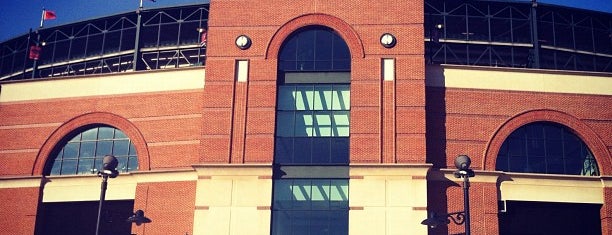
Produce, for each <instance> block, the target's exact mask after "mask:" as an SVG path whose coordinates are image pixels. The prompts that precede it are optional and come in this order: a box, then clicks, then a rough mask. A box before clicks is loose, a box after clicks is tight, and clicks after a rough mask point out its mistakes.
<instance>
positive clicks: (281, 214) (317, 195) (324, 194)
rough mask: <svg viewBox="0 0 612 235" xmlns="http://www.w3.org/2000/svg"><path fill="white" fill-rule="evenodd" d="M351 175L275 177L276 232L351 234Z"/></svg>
mask: <svg viewBox="0 0 612 235" xmlns="http://www.w3.org/2000/svg"><path fill="white" fill-rule="evenodd" d="M348 192H349V191H348V179H279V180H275V181H274V202H273V208H274V209H273V211H272V220H273V222H272V223H273V227H272V235H285V234H305V235H319V234H334V235H342V234H348V208H349V207H348Z"/></svg>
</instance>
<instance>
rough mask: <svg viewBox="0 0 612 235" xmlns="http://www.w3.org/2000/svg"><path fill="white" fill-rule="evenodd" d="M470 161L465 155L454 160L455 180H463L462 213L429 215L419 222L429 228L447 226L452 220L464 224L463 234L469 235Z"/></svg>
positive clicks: (471, 174) (471, 172) (471, 175)
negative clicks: (455, 168)
mask: <svg viewBox="0 0 612 235" xmlns="http://www.w3.org/2000/svg"><path fill="white" fill-rule="evenodd" d="M471 163H472V160H470V157H468V156H467V155H459V156H457V158H455V166H456V167H457V171H455V172H454V175H455V178H463V211H459V212H453V213H448V214H444V215H436V214H435V213H433V212H432V213H431V214H430V215H429V217H428V218H427V219H425V220H423V221H422V222H421V224H423V225H427V226H429V227H430V228H435V227H436V226H439V225H443V224H449V223H450V221H451V220H452V221H453V223H455V224H457V225H461V224H465V234H466V235H470V234H471V232H470V192H469V189H470V177H474V171H473V170H472V169H470V164H471Z"/></svg>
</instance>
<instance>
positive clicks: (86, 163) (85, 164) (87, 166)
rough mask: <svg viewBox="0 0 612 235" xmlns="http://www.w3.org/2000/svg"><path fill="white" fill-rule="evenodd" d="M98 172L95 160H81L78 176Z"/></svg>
mask: <svg viewBox="0 0 612 235" xmlns="http://www.w3.org/2000/svg"><path fill="white" fill-rule="evenodd" d="M97 172H98V171H97V170H94V159H93V158H85V159H83V158H81V159H79V171H78V172H77V174H84V175H88V174H94V173H97Z"/></svg>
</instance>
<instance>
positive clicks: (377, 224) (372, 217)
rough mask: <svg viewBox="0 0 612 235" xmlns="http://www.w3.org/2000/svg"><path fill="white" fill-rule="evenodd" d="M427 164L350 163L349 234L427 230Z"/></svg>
mask: <svg viewBox="0 0 612 235" xmlns="http://www.w3.org/2000/svg"><path fill="white" fill-rule="evenodd" d="M429 168H430V165H428V164H410V165H408V164H401V165H391V164H389V165H379V164H376V165H351V168H350V181H349V207H350V211H349V234H351V235H361V234H364V235H366V234H367V235H372V234H377V235H395V234H397V235H399V234H427V227H426V226H424V225H421V221H423V220H424V219H426V218H427V181H426V175H427V171H428V170H429Z"/></svg>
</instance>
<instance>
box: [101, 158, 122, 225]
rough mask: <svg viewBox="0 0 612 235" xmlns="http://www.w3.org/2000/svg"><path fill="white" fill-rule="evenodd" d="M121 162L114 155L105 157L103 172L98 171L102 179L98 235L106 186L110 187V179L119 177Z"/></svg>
mask: <svg viewBox="0 0 612 235" xmlns="http://www.w3.org/2000/svg"><path fill="white" fill-rule="evenodd" d="M118 164H119V162H118V161H117V158H115V156H112V155H106V156H104V159H103V160H102V170H101V171H98V176H100V177H102V185H101V190H100V204H99V206H98V220H97V222H96V235H98V234H99V232H100V217H101V215H102V206H103V205H104V198H105V197H106V186H107V185H108V177H111V178H115V177H117V176H118V175H119V172H118V171H117V165H118Z"/></svg>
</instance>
